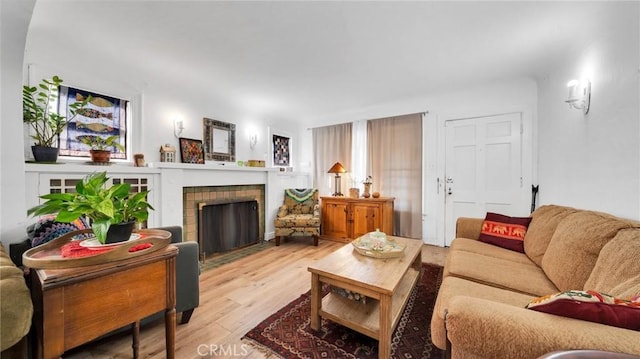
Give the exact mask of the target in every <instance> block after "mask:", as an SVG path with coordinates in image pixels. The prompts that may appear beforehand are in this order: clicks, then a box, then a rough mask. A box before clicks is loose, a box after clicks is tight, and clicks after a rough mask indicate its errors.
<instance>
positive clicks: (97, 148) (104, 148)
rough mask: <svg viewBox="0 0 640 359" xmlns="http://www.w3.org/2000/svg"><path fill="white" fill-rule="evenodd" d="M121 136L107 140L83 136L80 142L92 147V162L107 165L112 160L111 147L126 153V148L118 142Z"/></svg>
mask: <svg viewBox="0 0 640 359" xmlns="http://www.w3.org/2000/svg"><path fill="white" fill-rule="evenodd" d="M118 139H120V136H117V135H112V136H109V137H107V138H102V137H100V136H83V137H81V138H80V142H82V143H84V144H85V145H87V146H89V147H91V149H90V150H89V153H90V154H91V161H93V162H96V163H105V162H109V161H110V160H111V147H115V148H117V149H119V150H120V151H122V152H124V151H125V148H124V146H123V145H121V144H120V142H118Z"/></svg>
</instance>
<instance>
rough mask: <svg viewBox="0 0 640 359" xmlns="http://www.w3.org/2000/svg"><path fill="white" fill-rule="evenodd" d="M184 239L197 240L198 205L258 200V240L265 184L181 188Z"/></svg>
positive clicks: (262, 216) (261, 226)
mask: <svg viewBox="0 0 640 359" xmlns="http://www.w3.org/2000/svg"><path fill="white" fill-rule="evenodd" d="M182 198H183V209H184V215H183V228H184V236H185V238H184V240H187V241H198V207H199V205H201V204H213V203H217V202H220V201H236V200H238V201H239V200H255V201H257V202H258V225H259V231H258V233H259V237H260V238H259V240H264V232H265V230H264V229H265V186H264V185H263V184H256V185H232V186H194V187H183V188H182Z"/></svg>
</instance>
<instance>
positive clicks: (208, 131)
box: [202, 117, 236, 162]
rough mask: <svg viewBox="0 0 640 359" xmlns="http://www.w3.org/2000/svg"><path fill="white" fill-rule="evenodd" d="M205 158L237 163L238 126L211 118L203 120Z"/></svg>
mask: <svg viewBox="0 0 640 359" xmlns="http://www.w3.org/2000/svg"><path fill="white" fill-rule="evenodd" d="M202 128H203V131H204V133H203V138H204V153H205V158H206V159H208V160H214V161H228V162H235V161H236V125H235V124H233V123H227V122H222V121H218V120H213V119H210V118H206V117H205V118H203V119H202Z"/></svg>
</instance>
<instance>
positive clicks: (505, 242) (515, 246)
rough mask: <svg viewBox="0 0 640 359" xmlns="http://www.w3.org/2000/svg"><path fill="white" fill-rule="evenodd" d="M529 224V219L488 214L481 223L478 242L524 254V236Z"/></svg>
mask: <svg viewBox="0 0 640 359" xmlns="http://www.w3.org/2000/svg"><path fill="white" fill-rule="evenodd" d="M529 222H531V218H529V217H510V216H505V215H503V214H498V213H492V212H488V213H487V215H486V216H485V218H484V222H483V223H482V230H481V232H480V237H479V238H478V239H479V240H480V241H482V242H485V243H490V244H493V245H496V246H498V247H502V248H506V249H510V250H512V251H516V252H521V253H524V244H523V241H524V235H525V233H526V232H527V227H528V226H529Z"/></svg>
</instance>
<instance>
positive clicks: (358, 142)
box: [348, 120, 367, 189]
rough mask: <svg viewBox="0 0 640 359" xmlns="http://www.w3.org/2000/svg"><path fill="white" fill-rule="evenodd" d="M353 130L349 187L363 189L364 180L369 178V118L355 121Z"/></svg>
mask: <svg viewBox="0 0 640 359" xmlns="http://www.w3.org/2000/svg"><path fill="white" fill-rule="evenodd" d="M352 131H353V143H352V144H351V168H350V169H349V175H348V177H349V188H352V187H354V188H360V189H362V181H364V180H365V178H367V120H358V121H354V122H353V130H352Z"/></svg>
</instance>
